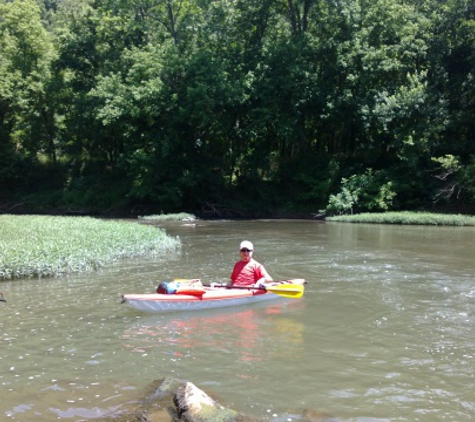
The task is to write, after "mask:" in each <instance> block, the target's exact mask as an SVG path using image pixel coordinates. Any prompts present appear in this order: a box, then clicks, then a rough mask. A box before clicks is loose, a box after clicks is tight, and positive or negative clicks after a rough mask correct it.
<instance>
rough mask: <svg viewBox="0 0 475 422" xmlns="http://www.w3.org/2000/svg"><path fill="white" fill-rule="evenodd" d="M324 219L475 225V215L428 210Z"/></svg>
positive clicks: (433, 224) (355, 221) (380, 222)
mask: <svg viewBox="0 0 475 422" xmlns="http://www.w3.org/2000/svg"><path fill="white" fill-rule="evenodd" d="M326 221H337V222H342V223H368V224H369V223H372V224H414V225H415V224H419V225H431V226H475V217H474V216H470V215H461V214H437V213H430V212H411V211H403V212H384V213H361V214H354V215H339V216H334V217H327V218H326Z"/></svg>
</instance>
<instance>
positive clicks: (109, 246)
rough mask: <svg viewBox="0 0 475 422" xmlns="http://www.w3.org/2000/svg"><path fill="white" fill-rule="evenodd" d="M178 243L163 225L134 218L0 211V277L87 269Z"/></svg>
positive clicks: (168, 248) (55, 274) (41, 275)
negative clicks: (6, 212)
mask: <svg viewBox="0 0 475 422" xmlns="http://www.w3.org/2000/svg"><path fill="white" fill-rule="evenodd" d="M178 247H179V240H177V239H174V238H171V237H169V236H167V235H166V233H165V232H164V231H163V230H160V229H158V228H156V227H152V226H147V225H141V224H139V223H136V222H126V221H112V220H109V221H108V220H99V219H95V218H90V217H51V216H34V215H27V216H13V215H0V280H8V279H13V278H21V277H48V276H57V275H60V274H66V273H73V272H83V271H90V270H94V269H98V268H101V267H104V266H106V265H111V264H113V263H114V262H117V261H118V260H119V259H122V258H129V257H136V256H153V255H154V254H156V253H158V252H162V251H165V250H171V249H176V248H178Z"/></svg>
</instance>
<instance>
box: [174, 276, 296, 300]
mask: <svg viewBox="0 0 475 422" xmlns="http://www.w3.org/2000/svg"><path fill="white" fill-rule="evenodd" d="M198 280H199V279H196V278H195V279H191V280H188V279H185V278H175V280H174V281H198ZM297 280H298V282H300V283H302V282H303V283H305V281H303V280H302V279H296V280H295V281H297ZM286 281H291V280H282V281H281V282H277V283H283V284H276V285H271V286H268V285H263V286H262V287H255V286H233V287H232V288H233V289H243V290H265V291H266V292H270V293H274V294H276V295H279V296H282V297H286V298H290V299H298V298H300V297H302V296H303V293H304V291H305V288H304V286H303V285H302V284H290V283H285V282H286ZM204 286H207V287H222V288H228V287H227V286H226V285H222V284H217V285H214V286H210V285H205V284H204Z"/></svg>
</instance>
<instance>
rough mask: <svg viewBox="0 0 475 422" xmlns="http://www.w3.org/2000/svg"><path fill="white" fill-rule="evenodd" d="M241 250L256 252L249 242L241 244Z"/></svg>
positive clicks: (245, 241)
mask: <svg viewBox="0 0 475 422" xmlns="http://www.w3.org/2000/svg"><path fill="white" fill-rule="evenodd" d="M241 249H249V250H250V251H253V250H254V245H253V244H252V243H251V242H249V240H244V241H242V242H241V245H240V246H239V250H241Z"/></svg>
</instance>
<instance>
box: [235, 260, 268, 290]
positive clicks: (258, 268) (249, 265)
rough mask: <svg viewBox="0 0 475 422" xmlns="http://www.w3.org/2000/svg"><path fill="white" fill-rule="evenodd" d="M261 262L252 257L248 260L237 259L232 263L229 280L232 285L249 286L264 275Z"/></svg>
mask: <svg viewBox="0 0 475 422" xmlns="http://www.w3.org/2000/svg"><path fill="white" fill-rule="evenodd" d="M263 268H264V267H263V266H262V264H259V262H257V261H256V260H254V259H252V258H251V260H250V261H249V262H244V261H238V262H236V264H234V268H233V272H232V274H231V280H232V282H233V286H249V285H250V284H254V283H255V282H256V281H257V280H259V279H261V278H262V277H264V272H263Z"/></svg>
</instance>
